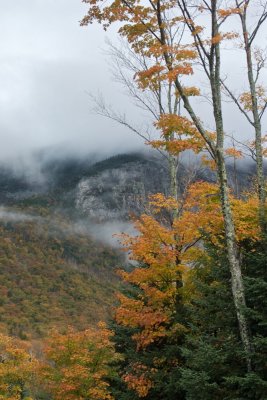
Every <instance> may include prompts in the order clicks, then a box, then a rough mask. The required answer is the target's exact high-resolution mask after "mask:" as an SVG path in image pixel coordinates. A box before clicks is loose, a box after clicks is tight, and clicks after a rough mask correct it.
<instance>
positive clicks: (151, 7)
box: [82, 0, 253, 371]
mask: <svg viewBox="0 0 267 400" xmlns="http://www.w3.org/2000/svg"><path fill="white" fill-rule="evenodd" d="M84 2H85V3H88V4H89V5H90V8H89V11H88V14H87V15H86V16H85V17H84V19H83V21H82V25H88V24H90V23H92V22H94V21H97V22H99V23H101V24H102V25H103V26H104V28H105V29H106V28H107V27H108V26H109V25H110V24H111V23H113V22H115V21H119V24H120V28H119V33H120V34H121V35H122V36H124V37H126V39H127V41H128V42H129V43H130V45H131V47H132V49H133V50H134V51H135V52H136V53H138V54H140V53H145V54H146V55H147V56H148V57H149V56H151V57H154V56H155V55H157V61H156V62H154V65H152V66H151V67H150V68H149V69H148V70H146V71H144V72H140V73H139V74H137V76H136V79H138V81H139V83H140V85H142V87H143V89H144V90H145V89H146V87H147V86H148V85H149V84H150V82H153V79H154V77H155V76H156V77H157V80H158V79H161V80H162V81H167V82H173V84H174V85H175V88H176V94H175V95H176V96H178V97H179V98H180V99H181V101H182V104H183V107H184V110H185V111H186V112H187V115H188V117H180V120H179V125H182V122H183V121H187V124H188V125H189V126H193V127H194V128H195V131H196V133H197V136H198V135H199V136H200V137H201V138H202V140H203V142H204V145H205V146H206V148H207V150H208V151H209V153H210V155H211V157H212V159H213V160H214V162H215V164H216V170H217V173H218V181H219V187H220V199H221V209H222V213H223V221H224V232H225V244H226V250H227V254H228V262H229V269H230V273H231V282H232V295H233V299H234V304H235V310H236V315H237V319H238V321H239V332H240V336H241V338H242V342H243V346H244V350H245V352H246V355H247V369H248V371H250V370H251V369H252V363H251V356H252V352H253V349H252V346H251V339H250V334H249V326H248V321H247V319H246V316H245V313H244V311H243V310H244V308H245V306H246V299H245V291H244V284H243V279H242V273H241V262H240V259H239V250H238V246H237V241H236V232H235V225H234V220H233V214H232V210H231V202H230V198H229V189H228V180H227V172H226V163H225V149H224V145H225V131H224V118H223V112H222V96H221V80H222V79H221V69H222V63H221V56H222V54H221V43H222V42H224V41H227V40H231V39H233V38H235V37H236V35H235V34H234V33H233V32H229V31H228V30H227V27H226V29H224V26H226V25H224V23H225V20H226V18H225V13H226V14H227V11H229V8H228V7H226V9H227V10H224V12H223V13H222V12H221V9H220V3H219V2H218V1H217V0H215V1H214V0H213V1H209V2H207V1H201V0H198V1H197V2H190V3H189V2H186V1H184V0H179V1H178V2H176V1H175V2H174V1H164V0H149V1H146V2H144V3H140V2H139V1H132V0H131V1H128V0H123V1H118V0H114V1H110V2H108V3H105V5H104V6H103V5H102V2H100V1H95V0H94V1H93V0H84ZM203 18H205V26H206V27H207V29H204V27H203V26H202V22H203ZM179 26H183V28H184V29H185V31H186V34H185V35H183V38H182V40H180V41H178V42H174V41H172V37H173V35H172V33H173V32H174V31H175V29H177V27H179ZM197 66H198V67H199V66H200V67H201V69H202V73H203V76H205V77H206V83H207V85H208V87H209V90H210V100H211V105H212V114H213V120H214V133H211V132H209V131H208V130H207V129H206V127H205V123H203V122H202V121H201V118H200V117H199V116H198V114H197V108H196V106H195V105H194V102H192V101H191V100H190V96H189V95H190V94H191V92H192V90H193V92H194V93H196V94H198V93H199V90H198V89H196V88H195V87H192V89H191V88H190V87H189V89H188V86H185V84H184V82H185V81H186V82H188V81H189V79H190V76H192V75H193V73H194V70H195V67H197ZM176 122H177V123H178V120H177V121H176ZM183 133H185V131H184V132H183Z"/></svg>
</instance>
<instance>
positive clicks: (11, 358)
mask: <svg viewBox="0 0 267 400" xmlns="http://www.w3.org/2000/svg"><path fill="white" fill-rule="evenodd" d="M0 357H1V362H0V398H1V399H6V400H18V399H21V398H22V397H21V395H22V392H23V390H24V389H26V388H27V389H29V388H30V387H33V385H34V382H35V379H36V373H37V369H38V367H39V363H38V361H37V360H36V359H35V358H34V357H33V356H32V355H30V354H29V352H28V349H27V347H26V346H25V344H24V343H23V342H21V341H18V340H16V339H14V338H11V337H8V336H4V335H2V334H0ZM29 400H30V398H29Z"/></svg>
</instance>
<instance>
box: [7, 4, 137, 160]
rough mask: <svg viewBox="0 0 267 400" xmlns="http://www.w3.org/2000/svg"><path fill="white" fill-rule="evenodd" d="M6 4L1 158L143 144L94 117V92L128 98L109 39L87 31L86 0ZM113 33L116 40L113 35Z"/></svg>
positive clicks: (93, 28)
mask: <svg viewBox="0 0 267 400" xmlns="http://www.w3.org/2000/svg"><path fill="white" fill-rule="evenodd" d="M0 4H1V7H0V10H1V12H0V37H1V40H0V43H1V44H0V87H1V90H0V136H1V146H0V157H1V159H6V158H9V157H18V156H20V155H23V154H25V153H26V152H27V151H31V150H32V149H38V148H40V147H47V146H56V147H58V148H61V147H62V148H63V147H65V148H70V149H76V150H80V151H83V152H86V151H88V152H91V151H98V150H101V149H102V150H103V149H106V150H107V151H114V152H120V151H123V150H124V149H125V148H128V149H129V148H133V149H134V148H136V147H137V146H140V144H141V141H140V140H138V139H137V138H136V137H134V136H133V135H130V134H128V133H127V134H126V132H125V129H123V128H122V127H120V126H117V125H116V124H115V123H114V124H113V123H111V122H110V121H109V122H107V121H106V120H103V119H102V118H101V117H99V116H95V115H93V114H92V113H91V112H90V110H91V105H90V99H89V97H88V94H87V92H92V93H97V92H98V91H102V92H103V93H104V94H105V97H106V98H107V100H108V101H110V102H113V101H117V102H118V103H120V104H122V101H121V100H120V99H121V98H122V95H121V94H120V93H119V91H120V88H119V87H118V86H117V85H116V84H114V83H112V80H111V75H110V73H109V67H108V65H107V57H106V56H105V55H104V51H103V49H104V48H105V46H106V45H105V37H106V36H107V34H105V33H104V32H103V30H102V29H101V28H100V27H99V26H96V25H94V26H90V27H89V28H87V27H84V28H81V27H80V26H79V21H80V20H81V19H82V17H83V15H84V14H85V13H86V9H87V8H86V6H85V5H84V4H82V2H81V0H8V1H4V0H0ZM109 36H114V37H113V38H112V39H114V38H115V35H114V34H112V31H110V32H109ZM116 91H117V93H115V92H116ZM116 99H117V100H116ZM126 135H127V136H126Z"/></svg>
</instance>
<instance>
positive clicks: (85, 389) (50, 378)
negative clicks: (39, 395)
mask: <svg viewBox="0 0 267 400" xmlns="http://www.w3.org/2000/svg"><path fill="white" fill-rule="evenodd" d="M111 337H112V332H111V331H110V330H108V329H107V328H106V326H105V324H103V323H100V324H99V329H87V330H86V331H82V332H74V331H73V330H72V329H69V331H68V332H67V334H66V335H61V334H59V333H57V332H54V333H53V334H52V336H51V338H50V339H49V341H48V344H47V347H46V348H45V354H46V356H47V359H48V363H47V365H46V366H45V367H43V369H42V377H43V380H44V381H45V382H46V384H47V388H48V390H49V391H50V392H51V393H52V394H53V396H54V397H53V398H54V399H55V400H62V399H63V398H64V399H66V400H77V399H80V400H82V399H88V398H92V399H95V400H111V399H112V398H113V397H112V396H111V394H110V393H109V384H108V383H107V378H108V377H109V376H110V375H111V374H113V373H114V371H112V368H114V367H110V366H109V364H110V363H112V362H114V361H116V360H118V359H119V356H118V355H117V354H116V353H115V350H114V345H113V344H112V342H111Z"/></svg>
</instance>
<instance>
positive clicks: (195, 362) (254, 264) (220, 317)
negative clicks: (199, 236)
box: [181, 241, 267, 400]
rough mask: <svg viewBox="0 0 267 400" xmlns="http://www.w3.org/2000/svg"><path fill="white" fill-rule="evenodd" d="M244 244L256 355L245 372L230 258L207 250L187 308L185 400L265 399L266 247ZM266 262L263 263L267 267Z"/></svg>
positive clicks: (247, 292) (195, 272)
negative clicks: (228, 261) (188, 319)
mask: <svg viewBox="0 0 267 400" xmlns="http://www.w3.org/2000/svg"><path fill="white" fill-rule="evenodd" d="M264 242H265V241H262V242H259V243H256V244H255V243H254V244H252V243H243V245H242V246H243V248H242V253H243V254H242V259H243V266H244V267H243V268H244V269H243V271H244V274H245V283H246V295H247V296H246V297H247V310H246V313H247V316H248V318H249V320H250V326H251V334H252V338H253V342H254V349H255V352H254V354H253V372H252V373H247V372H246V364H245V356H244V353H243V350H242V345H241V342H240V337H239V334H238V325H237V321H236V318H235V311H234V305H233V300H232V294H231V287H230V285H231V284H230V276H229V269H228V265H227V260H226V256H225V255H224V254H223V252H222V251H218V250H217V249H215V248H214V247H213V246H211V245H209V247H208V249H207V251H208V254H209V256H208V257H207V256H206V257H203V258H202V260H199V263H198V265H197V266H196V267H195V269H194V270H193V272H192V275H193V278H192V279H193V283H194V286H195V295H194V297H193V300H192V301H191V302H190V305H189V310H188V311H189V313H190V314H189V315H190V321H189V323H190V327H191V333H190V335H188V336H187V338H186V346H184V347H183V354H184V357H185V360H186V363H185V365H186V367H185V368H182V380H181V383H182V386H183V387H184V389H185V391H186V393H187V395H186V399H187V400H217V399H218V400H227V399H229V400H234V399H235V400H245V399H254V400H264V399H265V398H266V389H267V386H266V385H267V380H266V377H267V376H266V373H267V368H266V359H267V356H266V322H267V318H266V307H265V305H266V294H267V293H266V267H264V265H266V249H267V247H266V245H265V243H264ZM264 260H265V261H264Z"/></svg>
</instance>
